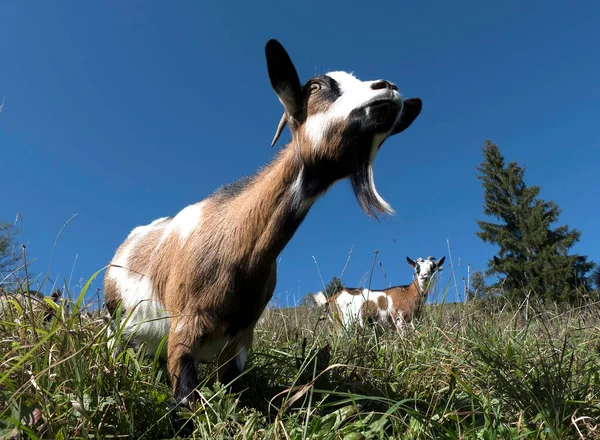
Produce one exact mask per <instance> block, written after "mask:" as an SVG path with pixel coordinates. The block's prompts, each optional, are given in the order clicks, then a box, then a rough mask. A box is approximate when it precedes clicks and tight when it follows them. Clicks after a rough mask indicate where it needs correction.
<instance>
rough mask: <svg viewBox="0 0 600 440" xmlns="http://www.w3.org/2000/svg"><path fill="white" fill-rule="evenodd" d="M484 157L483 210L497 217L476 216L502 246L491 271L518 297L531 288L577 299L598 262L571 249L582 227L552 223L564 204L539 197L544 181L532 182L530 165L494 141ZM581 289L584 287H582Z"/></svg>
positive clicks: (488, 238) (487, 237)
mask: <svg viewBox="0 0 600 440" xmlns="http://www.w3.org/2000/svg"><path fill="white" fill-rule="evenodd" d="M482 150H483V161H482V162H481V163H480V164H479V167H478V168H477V171H479V173H480V174H479V175H478V176H477V177H478V178H479V179H480V180H481V181H482V186H483V187H484V210H483V212H484V214H485V215H486V216H488V217H493V218H495V219H497V220H499V222H498V223H493V222H490V221H484V220H477V224H478V225H479V228H480V229H481V230H480V231H479V232H477V236H478V237H479V238H481V239H482V240H483V241H484V242H487V243H492V244H495V245H497V246H499V248H500V250H499V253H498V256H495V257H494V258H493V260H490V261H489V271H488V274H489V275H500V282H501V283H502V284H503V286H504V288H505V289H506V290H507V291H508V292H509V293H511V292H512V293H513V294H516V295H517V297H516V298H515V299H516V300H518V299H519V298H522V294H523V293H524V291H523V289H525V290H526V291H532V295H534V296H538V297H539V298H541V299H543V300H544V301H556V302H564V301H573V300H575V299H576V298H577V295H578V290H577V289H578V288H581V287H585V288H589V279H588V278H587V274H588V272H589V271H590V270H591V269H592V268H593V267H594V263H592V262H588V261H587V257H585V256H581V255H577V254H569V250H570V249H571V247H572V246H573V245H574V244H575V243H577V242H578V241H579V238H580V236H581V232H580V231H578V230H576V229H569V227H568V226H567V225H562V226H558V227H555V228H553V227H552V225H553V224H554V223H556V222H557V221H558V217H559V215H560V213H561V209H560V208H559V207H558V205H557V204H556V203H554V202H553V201H549V202H547V201H545V200H543V199H541V198H539V197H538V195H539V192H540V187H539V186H527V185H526V184H525V182H524V175H525V168H522V167H520V166H519V165H518V164H517V163H516V162H511V163H509V164H508V166H505V164H504V157H502V155H501V154H500V150H499V149H498V147H497V146H496V145H495V144H494V143H492V142H491V141H487V142H486V144H485V145H484V146H483V149H482ZM579 291H580V290H579Z"/></svg>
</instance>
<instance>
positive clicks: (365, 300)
mask: <svg viewBox="0 0 600 440" xmlns="http://www.w3.org/2000/svg"><path fill="white" fill-rule="evenodd" d="M445 259H446V257H442V259H441V260H439V261H437V262H436V261H435V260H436V259H435V258H433V257H427V260H423V259H422V258H417V261H413V260H411V259H410V258H408V257H406V261H407V262H408V264H409V265H410V267H412V268H413V269H414V270H415V274H416V279H415V280H414V281H413V282H412V283H410V284H408V285H406V286H396V287H389V288H387V289H383V290H369V289H353V288H344V289H342V290H340V291H339V292H337V293H335V294H334V295H332V296H331V297H330V298H329V299H328V298H327V297H326V296H325V295H324V294H323V292H318V293H316V294H313V297H314V299H315V302H316V303H317V305H321V306H323V305H324V306H326V307H327V313H328V315H329V317H330V319H331V320H332V321H333V322H334V323H335V324H336V325H340V324H341V325H343V326H344V327H346V328H347V327H348V326H350V325H351V324H352V323H355V322H358V324H359V325H360V326H361V327H364V326H365V324H366V323H367V322H372V323H377V324H379V325H381V326H383V327H390V326H394V327H395V328H396V330H397V331H398V333H399V334H402V331H403V328H404V325H405V324H410V325H411V326H412V327H413V328H414V323H413V321H414V319H416V318H418V317H419V316H420V313H421V308H422V307H423V304H424V303H425V300H426V299H427V295H428V293H429V289H430V288H431V286H432V284H433V276H434V275H435V274H436V272H437V271H439V270H443V269H444V268H443V267H442V264H444V260H445Z"/></svg>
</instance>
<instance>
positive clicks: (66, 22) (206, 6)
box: [0, 0, 600, 304]
mask: <svg viewBox="0 0 600 440" xmlns="http://www.w3.org/2000/svg"><path fill="white" fill-rule="evenodd" d="M544 5H547V6H544ZM550 5H551V6H550ZM598 23H600V3H598V2H591V1H588V2H584V1H582V2H577V7H574V5H570V6H567V5H566V3H564V2H562V5H559V2H542V1H530V2H522V1H519V2H516V1H508V2H492V3H490V2H481V1H462V2H445V1H444V2H442V1H438V2H402V1H393V2H353V1H350V2H349V1H344V2H280V1H277V2H270V4H267V3H266V2H260V3H256V2H239V3H238V4H233V3H229V4H226V3H224V2H221V3H219V2H156V1H152V2H149V1H143V2H142V1H133V0H132V1H103V2H77V1H60V2H50V1H48V2H36V3H35V5H34V4H31V3H27V2H16V1H15V2H8V1H6V2H2V3H1V5H0V29H1V31H0V35H1V37H0V38H1V41H2V44H0V99H1V97H2V96H3V95H6V103H5V106H4V110H3V111H2V113H1V114H0V148H1V152H2V154H1V156H0V157H1V158H2V161H1V162H2V165H1V167H2V176H3V183H2V187H3V191H2V194H3V197H2V203H1V204H0V219H3V220H5V221H13V220H14V218H15V215H16V213H17V212H20V213H22V216H23V232H22V234H21V236H20V239H21V240H22V241H23V242H24V243H25V244H26V245H27V246H28V250H29V254H30V258H33V257H35V258H37V261H36V262H35V263H34V264H33V267H32V270H33V271H34V272H37V273H43V272H45V271H46V270H47V268H48V264H49V261H50V255H51V252H52V247H53V243H54V240H55V237H56V235H57V233H58V231H59V230H60V228H61V227H62V226H63V224H64V223H65V221H66V220H68V219H69V218H70V217H71V216H72V215H74V214H77V217H76V218H75V219H73V221H72V222H71V223H70V224H69V225H68V226H67V227H66V228H65V229H64V231H63V232H62V235H61V236H60V239H59V241H58V244H57V247H56V249H55V251H54V255H53V258H52V263H51V267H50V276H51V277H52V278H53V279H62V278H67V279H68V278H69V276H70V272H71V270H72V268H73V263H74V260H75V256H76V255H78V259H77V263H76V265H75V267H74V272H73V282H74V283H75V281H77V280H79V279H80V278H85V279H87V278H88V277H89V276H90V275H92V273H93V272H95V271H96V270H98V269H100V268H102V267H103V266H105V265H106V264H107V263H108V262H109V261H110V259H111V257H112V255H113V253H114V251H115V249H116V248H117V246H118V245H119V244H120V243H121V241H122V240H123V239H124V238H125V237H126V236H127V234H128V233H129V231H130V230H131V229H132V228H133V227H135V226H138V225H141V224H147V223H149V222H150V221H152V220H153V219H155V218H158V217H162V216H166V215H173V214H175V213H176V212H177V211H179V210H180V209H181V208H183V207H185V206H186V205H188V204H191V203H194V202H196V201H198V200H201V199H202V198H204V197H205V196H206V195H208V194H209V193H210V192H212V191H213V190H214V189H215V188H217V187H218V186H220V185H222V184H224V183H227V182H230V181H232V180H235V179H237V178H238V177H240V176H242V175H247V174H250V173H252V172H253V171H254V170H255V169H257V168H258V167H260V166H261V165H262V164H264V163H266V162H267V161H269V160H270V158H271V157H272V155H273V154H274V150H272V149H270V148H269V143H270V141H271V138H272V136H273V133H274V131H275V128H276V126H277V123H278V121H279V118H280V116H281V112H282V107H281V105H280V103H279V101H278V100H277V98H276V96H275V94H274V93H273V91H272V90H271V88H270V84H269V80H268V77H267V71H266V64H265V59H264V45H265V43H266V41H267V40H268V39H269V38H277V39H279V40H280V41H281V42H282V43H283V45H284V46H285V47H286V48H287V50H288V51H289V53H290V55H291V57H292V60H293V61H294V63H295V64H296V67H297V69H298V72H299V74H300V77H301V79H302V80H303V81H304V80H306V79H308V78H309V77H310V76H312V75H314V74H316V73H324V72H326V71H329V70H347V71H354V72H355V74H356V75H357V76H358V77H359V78H361V79H377V78H386V79H389V80H391V81H394V82H395V83H396V84H398V86H399V88H400V91H401V92H402V93H403V95H404V96H419V97H421V98H422V99H423V103H424V107H423V112H422V113H421V116H420V117H419V118H418V119H417V121H416V122H415V123H414V124H413V126H412V127H411V128H410V129H408V130H407V131H406V132H404V133H403V134H400V135H398V136H396V137H394V138H392V139H390V140H389V141H388V142H386V144H385V145H384V146H383V148H382V149H381V151H380V153H379V156H378V159H377V161H376V164H375V181H376V184H377V187H378V189H379V192H380V193H381V194H382V196H383V197H384V198H385V199H386V200H387V201H388V202H390V204H391V205H392V206H393V207H394V208H395V209H396V211H397V214H396V216H395V217H390V218H386V219H385V220H384V221H383V222H382V223H381V224H378V223H377V222H376V221H373V220H371V219H369V218H367V217H366V216H365V215H363V214H362V212H361V211H360V209H359V207H358V204H357V203H356V201H355V199H354V196H353V195H352V192H351V189H350V185H349V183H348V182H341V183H338V184H336V185H335V186H334V187H333V188H332V190H331V191H330V192H329V193H327V194H326V195H325V196H324V197H323V198H322V199H321V200H320V201H319V202H318V203H317V204H316V205H315V206H314V207H313V209H312V210H311V212H310V213H309V215H308V217H307V218H306V220H305V221H304V223H303V224H302V226H301V227H300V229H299V230H298V232H297V233H296V235H295V236H294V238H293V239H292V241H291V242H290V243H289V245H288V246H287V248H286V249H285V250H284V252H283V253H282V255H281V258H280V265H279V277H278V284H277V287H276V291H275V295H276V297H278V298H279V300H280V303H282V304H286V303H290V302H292V301H293V300H294V299H295V298H301V297H302V296H304V295H305V294H306V293H307V292H309V291H316V290H318V289H319V288H320V287H321V283H320V278H319V275H318V272H317V270H316V267H315V264H314V261H313V259H312V256H313V255H314V256H315V258H316V259H317V261H318V263H319V267H320V270H321V273H322V275H323V277H324V278H325V279H326V280H327V279H329V278H330V277H331V276H333V275H340V273H341V271H342V268H343V267H344V264H345V263H346V259H347V256H348V253H349V250H350V248H351V247H352V246H354V251H353V254H352V258H351V259H350V263H349V265H348V268H347V270H346V273H345V275H344V281H345V282H346V283H347V284H349V285H357V284H359V283H360V282H361V279H364V276H365V274H368V272H369V271H370V269H371V264H372V261H373V256H374V252H375V250H379V260H381V262H382V264H383V267H384V268H385V271H386V272H387V281H386V279H384V276H383V272H382V270H381V268H380V267H379V265H377V266H376V268H375V271H374V274H373V280H372V287H374V288H379V287H384V286H385V285H386V284H387V282H388V281H389V282H391V283H392V284H399V283H407V282H409V281H410V280H411V274H412V272H411V269H410V268H409V267H408V265H407V264H406V262H405V260H404V258H405V256H406V255H409V256H411V257H412V258H416V257H419V256H423V257H426V256H427V255H434V256H437V257H441V256H442V255H446V256H448V250H447V243H446V240H450V245H451V251H452V258H453V262H454V265H455V271H456V276H457V279H458V280H460V278H461V277H462V276H465V275H466V264H467V263H468V262H470V263H471V265H472V267H473V268H475V269H477V268H483V267H484V265H485V264H486V261H487V259H488V258H491V256H492V255H493V254H494V253H495V252H494V248H493V247H492V246H489V245H485V244H483V243H482V242H481V241H480V240H479V239H478V238H477V237H476V235H475V232H476V230H477V226H476V223H475V219H476V218H481V217H482V200H483V190H482V188H481V186H480V182H479V181H478V180H477V178H476V171H475V167H476V166H477V163H478V162H479V161H480V160H481V150H480V148H481V146H482V145H483V143H484V142H485V140H486V139H488V138H489V139H491V140H493V141H494V142H496V143H497V144H498V146H499V147H500V150H501V151H502V153H503V154H504V156H505V158H506V159H507V161H510V160H516V161H517V162H519V164H521V165H525V166H526V167H527V172H526V183H528V184H537V185H541V187H542V193H541V196H542V197H544V198H546V199H552V200H554V201H556V202H557V203H558V204H559V206H560V207H561V208H562V209H563V214H562V216H561V223H567V224H569V226H571V227H576V228H578V229H581V230H582V231H583V236H582V240H581V242H580V243H579V244H578V245H577V246H576V248H575V249H574V251H576V252H579V253H582V254H584V255H589V256H590V258H591V259H592V260H594V261H600V254H599V251H600V248H599V247H598V244H599V243H600V227H599V226H598V225H599V216H600V211H599V204H598V199H599V195H600V180H599V179H598V173H599V172H600V142H599V140H600V134H599V133H600V131H599V130H598V121H599V120H600V104H599V103H600V53H599V52H598V43H599V42H600V26H599V25H598ZM283 138H284V140H288V139H289V132H288V131H286V132H285V134H284V136H283ZM280 145H281V143H280V144H278V148H280ZM446 260H447V263H446V270H445V271H444V273H443V278H442V281H443V283H444V284H445V283H446V282H447V281H448V280H449V276H450V274H451V270H450V265H449V261H448V258H447V259H446ZM459 282H460V281H459ZM101 286H102V281H101V278H99V279H98V280H97V281H96V282H94V284H93V290H95V288H96V287H101ZM454 297H455V294H454V290H452V291H451V295H450V299H451V300H453V299H455V298H454Z"/></svg>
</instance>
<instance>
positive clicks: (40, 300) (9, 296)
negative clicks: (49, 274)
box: [0, 287, 62, 323]
mask: <svg viewBox="0 0 600 440" xmlns="http://www.w3.org/2000/svg"><path fill="white" fill-rule="evenodd" d="M61 296H62V291H61V290H60V289H55V290H54V291H53V292H52V293H51V294H50V296H48V297H47V296H45V295H44V294H43V293H41V292H39V291H37V290H29V292H28V293H27V292H14V293H9V292H7V291H6V290H4V289H3V288H1V287H0V321H1V320H4V319H6V318H8V317H12V316H14V317H16V318H17V319H20V317H19V316H18V313H17V310H16V309H15V310H11V306H13V304H11V303H10V301H16V302H17V303H18V304H19V307H20V308H21V310H22V311H23V314H26V313H30V312H32V313H31V316H32V317H35V316H38V314H40V313H43V322H44V323H47V322H50V320H51V319H52V318H53V317H54V315H55V311H54V309H53V308H51V307H50V306H49V305H48V304H46V302H45V299H46V298H47V299H49V300H50V301H52V302H53V303H55V304H56V303H58V301H59V299H60V297H61Z"/></svg>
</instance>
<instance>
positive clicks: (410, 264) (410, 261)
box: [406, 257, 417, 269]
mask: <svg viewBox="0 0 600 440" xmlns="http://www.w3.org/2000/svg"><path fill="white" fill-rule="evenodd" d="M406 262H407V263H408V264H409V266H410V267H412V268H413V269H414V268H415V267H416V266H417V263H415V262H414V261H413V260H411V259H410V258H408V257H406Z"/></svg>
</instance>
